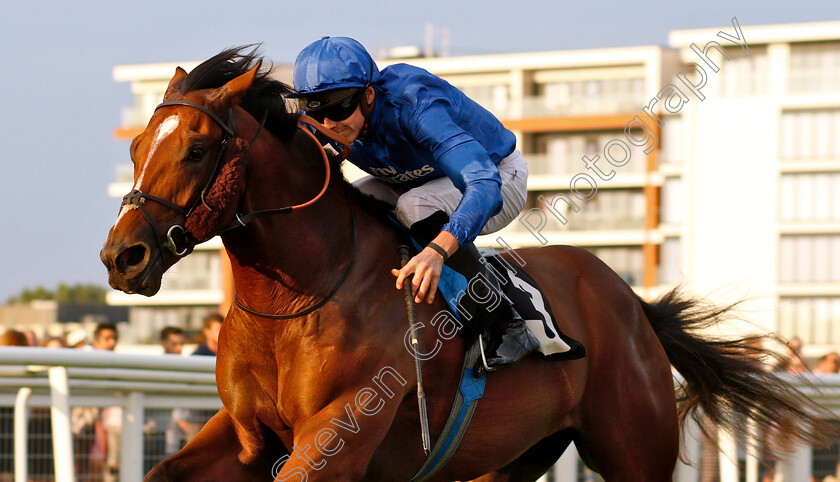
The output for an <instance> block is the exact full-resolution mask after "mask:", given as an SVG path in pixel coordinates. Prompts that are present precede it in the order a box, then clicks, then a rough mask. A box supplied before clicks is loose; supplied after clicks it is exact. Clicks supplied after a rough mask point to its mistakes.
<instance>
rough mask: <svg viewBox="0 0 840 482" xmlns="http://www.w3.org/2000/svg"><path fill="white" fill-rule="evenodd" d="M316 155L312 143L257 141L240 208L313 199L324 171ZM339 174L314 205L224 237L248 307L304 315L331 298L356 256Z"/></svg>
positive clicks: (248, 209) (246, 209) (247, 209)
mask: <svg viewBox="0 0 840 482" xmlns="http://www.w3.org/2000/svg"><path fill="white" fill-rule="evenodd" d="M299 135H300V134H299ZM313 154H317V151H315V152H313V150H312V145H310V144H307V143H305V142H300V140H296V141H294V142H289V143H281V142H279V141H277V140H276V139H274V138H267V139H265V140H264V141H263V142H257V143H256V144H254V146H253V147H252V149H251V151H250V152H249V154H248V156H249V160H248V166H249V173H248V187H247V190H246V195H245V199H244V200H243V201H242V202H241V203H240V208H239V209H240V211H241V212H243V213H246V214H247V213H251V212H256V211H259V210H264V209H271V208H279V207H283V206H290V205H295V204H300V203H303V202H306V201H308V200H310V199H312V198H314V197H315V196H316V195H317V194H318V192H319V191H320V189H321V187H322V186H323V182H324V172H323V168H320V169H319V168H318V167H317V164H316V163H315V162H314V161H313V160H312V159H311V158H312V156H313ZM332 177H333V180H332V181H331V182H330V187H329V188H328V189H327V192H326V193H325V194H324V196H323V197H322V198H321V199H320V200H318V201H317V202H316V203H314V204H313V205H311V206H308V207H306V208H303V209H301V210H299V211H295V212H293V213H290V214H276V215H272V216H267V217H264V218H260V219H259V220H257V221H253V222H252V223H251V224H250V225H249V226H248V227H247V228H243V229H240V230H235V231H233V232H231V233H230V234H229V235H226V236H225V238H224V241H225V247H226V248H227V250H228V252H229V254H230V257H231V264H232V268H233V275H234V283H235V286H236V290H237V293H238V294H237V296H238V299H240V300H241V301H243V303H245V304H246V305H247V306H248V307H249V308H252V309H256V310H259V311H265V312H269V313H277V312H290V311H297V310H298V309H301V308H305V307H306V306H308V305H311V304H312V303H313V302H315V301H317V300H318V299H320V298H321V297H323V296H324V295H326V293H328V292H329V291H330V290H331V288H332V287H333V285H334V284H335V283H336V282H337V281H338V278H339V277H340V276H341V274H342V272H343V270H344V266H346V264H347V263H348V262H349V261H350V258H351V256H352V248H353V238H354V234H353V226H352V224H351V216H350V208H349V204H348V200H347V197H346V195H345V192H344V188H343V187H342V185H341V182H339V179H340V178H341V172H333V173H332ZM358 209H359V207H358V206H357V207H356V210H357V211H358Z"/></svg>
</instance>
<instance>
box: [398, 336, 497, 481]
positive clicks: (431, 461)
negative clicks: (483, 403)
mask: <svg viewBox="0 0 840 482" xmlns="http://www.w3.org/2000/svg"><path fill="white" fill-rule="evenodd" d="M480 352H481V349H480V347H479V345H478V342H474V343H473V344H472V346H470V348H469V349H468V350H467V353H466V355H465V356H464V366H463V369H462V371H461V383H460V384H459V385H458V391H457V392H455V401H454V402H453V403H452V409H451V410H450V412H449V418H448V419H446V425H444V426H443V431H441V433H440V436H439V437H438V439H437V440H436V441H435V444H434V447H433V448H432V452H431V453H430V454H429V456H428V457H427V458H426V462H425V463H423V466H422V467H420V470H419V471H417V475H415V476H414V477H412V478H411V480H410V481H409V482H424V481H426V480H429V479H431V478H432V477H434V476H435V474H437V473H438V472H440V470H441V469H443V468H444V467H445V466H446V464H447V463H448V462H449V460H450V459H451V458H452V456H453V455H455V452H456V451H457V450H458V447H459V446H460V445H461V439H463V438H464V435H465V434H466V433H467V429H468V428H469V426H470V422H471V421H472V417H473V414H474V413H475V409H476V406H477V405H478V399H479V398H481V397H483V396H484V385H485V382H486V381H487V375H482V376H481V378H475V376H473V371H472V368H471V367H472V366H474V365H475V362H476V360H478V357H479V354H480Z"/></svg>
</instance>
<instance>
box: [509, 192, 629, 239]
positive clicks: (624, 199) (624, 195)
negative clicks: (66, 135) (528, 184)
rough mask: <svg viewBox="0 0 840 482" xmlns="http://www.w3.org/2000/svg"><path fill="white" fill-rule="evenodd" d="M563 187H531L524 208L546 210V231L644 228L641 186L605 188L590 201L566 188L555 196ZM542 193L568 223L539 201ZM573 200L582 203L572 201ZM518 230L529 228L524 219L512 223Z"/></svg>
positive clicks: (525, 209)
mask: <svg viewBox="0 0 840 482" xmlns="http://www.w3.org/2000/svg"><path fill="white" fill-rule="evenodd" d="M557 194H560V192H559V191H531V192H529V193H528V200H527V201H526V203H525V208H524V209H523V212H526V211H527V210H528V209H531V208H538V209H542V210H543V211H545V214H546V220H547V222H546V226H545V228H544V229H543V231H544V232H551V231H560V230H563V229H570V230H576V231H583V230H594V231H604V230H633V229H642V228H643V227H644V219H645V196H644V193H643V192H642V190H641V189H609V190H607V189H604V190H599V191H598V193H597V194H596V195H595V197H593V198H592V199H590V200H589V201H582V200H580V199H578V198H576V197H574V196H573V195H571V194H570V193H569V192H568V191H563V192H562V195H563V196H565V197H558V198H555V196H556V195H557ZM539 196H542V198H543V199H544V202H545V203H549V202H552V201H554V205H553V206H554V209H556V210H557V212H558V213H559V214H560V215H561V216H563V217H564V218H565V220H566V223H565V224H564V223H563V222H562V221H561V220H560V219H558V218H557V216H556V215H554V214H553V213H551V212H550V210H548V208H546V206H545V205H544V204H543V202H540V201H539ZM567 200H568V201H571V202H572V203H574V204H575V205H576V206H577V207H578V209H579V210H578V211H577V212H576V211H574V207H572V206H570V205H569V204H568V201H567ZM511 227H512V228H515V230H518V231H523V232H527V229H526V228H525V226H524V225H523V224H522V223H511Z"/></svg>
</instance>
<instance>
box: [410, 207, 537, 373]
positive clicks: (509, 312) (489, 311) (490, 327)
mask: <svg viewBox="0 0 840 482" xmlns="http://www.w3.org/2000/svg"><path fill="white" fill-rule="evenodd" d="M448 221H449V216H447V215H446V213H444V212H442V211H438V212H436V213H434V214H433V215H431V216H429V217H428V218H426V219H423V220H421V221H418V222H416V223H414V224H412V225H411V227H410V228H409V232H410V233H411V235H412V236H413V237H414V238H415V239H416V240H417V241H418V242H419V243H421V244H424V245H425V244H427V243H428V242H429V241H431V240H432V239H434V238H435V237H436V236H437V235H438V234H439V233H440V229H441V227H443V225H444V224H446V223H447V222H448ZM482 261H483V259H482V257H481V254H480V253H479V252H478V249H477V248H476V247H475V245H474V244H472V243H470V244H468V245H465V246H461V247H460V248H459V249H458V251H456V252H455V254H453V255H452V256H450V257H449V260H447V262H446V265H447V266H449V267H450V268H452V269H454V270H455V271H457V272H459V273H461V274H462V275H464V276H465V277H466V278H467V282H468V283H469V285H470V286H471V287H472V293H467V294H465V295H464V296H462V297H461V300H460V302H459V307H458V311H460V312H461V316H463V317H465V318H467V319H468V320H471V321H473V320H474V321H473V322H472V323H469V324H468V325H467V326H469V327H470V329H471V331H472V333H468V334H467V335H468V336H467V338H468V339H470V340H472V339H473V337H474V336H481V337H482V345H483V348H484V350H483V351H484V353H483V355H482V359H479V360H478V362H477V363H476V366H475V368H474V372H475V373H476V376H481V373H482V372H484V371H485V370H489V371H493V370H496V369H497V368H500V367H504V366H507V365H511V364H513V363H516V362H517V361H519V360H521V359H522V358H524V357H525V356H526V355H528V354H530V353H532V352H534V351H535V350H536V349H537V348H539V341H537V339H536V338H534V335H532V334H531V332H530V331H528V328H527V327H526V325H525V322H524V321H523V320H522V317H520V316H519V313H517V312H516V310H515V309H514V308H513V304H512V303H511V301H510V300H509V299H508V297H507V296H505V294H504V292H503V291H502V289H501V285H500V283H499V280H498V278H496V275H495V274H494V273H493V270H491V269H490V268H489V267H488V266H487V265H486V264H485V263H484V262H482ZM468 291H469V290H468ZM473 295H474V296H473ZM482 301H484V303H482ZM485 359H486V366H485V363H484V360H485Z"/></svg>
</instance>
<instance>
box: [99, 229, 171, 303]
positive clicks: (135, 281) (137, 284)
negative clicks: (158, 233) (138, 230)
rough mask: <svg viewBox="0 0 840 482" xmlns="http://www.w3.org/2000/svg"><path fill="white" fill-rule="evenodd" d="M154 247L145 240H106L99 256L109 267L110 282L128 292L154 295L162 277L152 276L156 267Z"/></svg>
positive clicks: (112, 285) (116, 287) (118, 288)
mask: <svg viewBox="0 0 840 482" xmlns="http://www.w3.org/2000/svg"><path fill="white" fill-rule="evenodd" d="M152 251H153V250H152V249H150V248H149V245H148V244H146V243H144V242H136V243H134V244H131V245H128V246H126V245H124V244H122V243H120V244H112V243H110V242H106V243H105V246H103V248H102V251H100V253H99V258H100V259H101V260H102V263H103V264H104V265H105V267H106V268H107V269H108V284H110V285H111V287H112V288H114V289H117V290H120V291H124V292H126V293H139V294H142V295H146V296H152V295H154V294H155V293H157V292H158V290H159V289H160V277H159V276H150V272H151V271H152V270H153V269H154V264H155V263H154V261H155V260H152Z"/></svg>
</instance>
